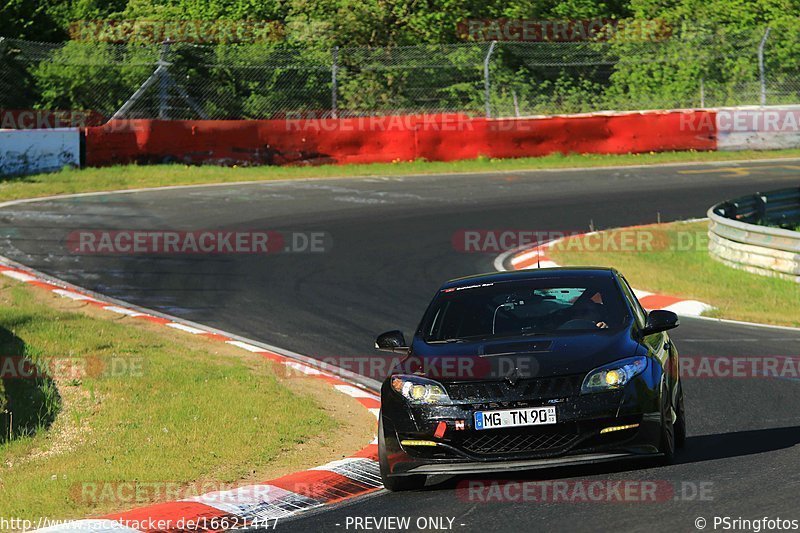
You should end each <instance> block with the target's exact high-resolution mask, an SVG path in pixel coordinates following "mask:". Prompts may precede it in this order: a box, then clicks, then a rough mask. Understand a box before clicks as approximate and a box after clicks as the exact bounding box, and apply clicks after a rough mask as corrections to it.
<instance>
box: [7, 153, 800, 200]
mask: <svg viewBox="0 0 800 533" xmlns="http://www.w3.org/2000/svg"><path fill="white" fill-rule="evenodd" d="M796 157H800V149H792V150H775V151H768V152H761V151H753V150H750V151H743V152H696V151H689V152H661V153H648V154H625V155H602V154H570V155H560V154H553V155H548V156H544V157H528V158H520V159H489V158H484V157H482V158H478V159H472V160H466V161H452V162H434V161H410V162H398V163H375V164H370V165H321V166H285V167H277V166H260V167H217V166H185V165H178V164H175V165H152V166H138V165H124V166H114V167H104V168H88V169H83V170H71V169H65V170H62V171H61V172H56V173H52V174H38V175H33V176H21V177H15V178H4V179H2V181H0V201H7V200H16V199H21V198H32V197H38V196H51V195H56V194H73V193H81V192H90V191H108V190H116V189H136V188H140V187H162V186H167V185H198V184H205V183H226V182H235V181H269V180H278V179H299V178H334V177H359V176H376V175H380V176H395V175H402V174H441V173H453V172H456V173H457V172H500V171H515V170H519V171H524V170H541V169H559V168H573V167H607V166H616V165H656V164H663V163H692V162H706V161H731V160H738V159H754V160H756V159H771V158H796Z"/></svg>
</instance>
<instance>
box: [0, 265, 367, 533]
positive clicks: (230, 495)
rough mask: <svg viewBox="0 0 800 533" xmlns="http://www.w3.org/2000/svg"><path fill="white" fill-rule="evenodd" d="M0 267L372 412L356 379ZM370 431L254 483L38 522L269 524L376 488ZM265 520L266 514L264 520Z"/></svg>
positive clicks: (203, 527)
mask: <svg viewBox="0 0 800 533" xmlns="http://www.w3.org/2000/svg"><path fill="white" fill-rule="evenodd" d="M0 274H2V275H5V276H7V277H9V278H12V279H15V280H17V281H22V282H24V283H28V284H30V285H34V286H37V287H40V288H42V289H45V290H49V291H51V292H52V293H54V294H57V295H59V296H61V297H64V298H70V299H72V300H76V301H81V302H85V303H86V304H88V305H93V306H96V307H99V308H101V309H105V310H106V311H111V312H113V313H118V314H121V315H125V316H128V317H131V318H136V319H140V320H146V321H148V322H153V323H156V324H161V325H163V326H166V327H168V328H173V329H176V330H179V331H183V332H185V333H189V334H192V335H201V336H204V337H209V338H211V339H214V340H217V341H220V342H225V343H227V344H230V345H231V346H236V347H237V348H240V349H243V350H246V351H248V352H251V353H255V354H258V355H261V356H263V357H265V358H267V359H269V360H271V361H274V362H275V363H278V364H283V365H286V366H287V367H290V368H291V369H292V371H295V372H300V373H303V374H305V375H307V376H309V377H313V378H317V379H322V380H324V381H326V382H327V383H328V384H330V385H331V386H332V387H333V388H334V389H335V390H337V391H338V392H340V393H342V394H346V395H348V396H350V397H352V398H354V399H355V400H356V401H357V402H359V403H360V404H361V405H362V406H363V407H364V408H366V409H368V410H369V411H370V413H372V414H373V415H375V417H376V419H377V417H378V413H379V409H380V397H379V396H378V395H376V394H375V393H374V392H372V391H370V390H367V389H365V388H363V387H361V386H359V385H357V384H356V383H351V382H349V381H346V380H345V379H342V378H341V377H339V376H336V375H334V374H333V373H330V372H326V371H324V370H321V369H319V368H315V367H314V366H312V365H311V364H306V363H305V362H302V361H299V360H297V359H294V358H291V357H288V356H286V355H282V354H279V353H275V352H272V351H270V350H266V349H264V348H262V347H260V346H256V345H255V344H250V343H247V342H244V341H241V340H237V339H235V338H233V336H232V335H231V336H228V335H225V334H224V333H222V332H217V331H211V330H207V329H203V328H202V327H197V325H192V324H188V323H185V322H184V321H182V320H180V319H177V318H165V317H163V316H157V315H155V314H149V313H147V312H143V311H140V310H137V309H133V308H130V307H125V306H124V305H120V303H118V302H110V301H108V300H104V299H103V298H102V297H99V296H97V295H90V294H87V293H85V292H83V291H82V290H81V289H80V288H77V287H73V286H71V285H69V284H67V283H64V282H60V281H58V282H56V281H52V280H49V279H47V278H46V277H45V276H41V277H40V276H39V275H37V273H35V272H33V271H29V270H23V269H21V268H18V267H15V266H10V265H6V264H2V263H0ZM382 487H383V485H382V484H381V478H380V473H379V469H378V445H377V438H376V439H375V440H373V441H372V442H371V443H370V444H369V445H367V446H366V447H364V448H363V449H361V450H360V451H358V452H357V453H356V454H354V455H353V456H351V457H348V458H345V459H340V460H337V461H332V462H330V463H327V464H324V465H321V466H317V467H315V468H311V469H309V470H305V471H301V472H295V473H293V474H288V475H286V476H282V477H279V478H276V479H271V480H268V481H265V482H263V483H259V484H251V485H245V486H242V487H239V488H236V489H233V490H228V491H220V492H212V493H208V494H203V495H201V496H198V497H195V498H191V499H187V500H181V501H174V502H166V503H159V504H155V505H150V506H147V507H142V508H139V509H133V510H131V511H125V512H118V513H112V514H109V515H106V516H103V517H100V518H94V519H85V520H75V521H72V522H68V523H65V524H63V525H56V526H51V527H47V528H44V529H40V530H38V531H46V532H58V533H67V532H76V533H77V532H87V531H91V532H115V533H119V532H156V531H158V532H165V531H170V532H172V531H175V532H177V531H223V530H227V529H233V528H241V527H243V526H247V525H248V524H249V525H262V526H269V525H270V524H274V521H275V520H278V519H284V518H287V517H290V516H293V515H297V514H299V513H302V512H304V511H308V510H310V509H317V508H320V507H323V506H325V505H331V504H334V503H337V502H341V501H343V500H346V499H350V498H354V497H356V496H362V495H365V494H368V493H371V492H375V491H377V490H380V489H381V488H382ZM270 520H272V521H273V522H272V523H270Z"/></svg>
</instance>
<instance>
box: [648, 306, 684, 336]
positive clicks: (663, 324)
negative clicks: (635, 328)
mask: <svg viewBox="0 0 800 533" xmlns="http://www.w3.org/2000/svg"><path fill="white" fill-rule="evenodd" d="M680 325H681V322H680V320H678V315H676V314H675V313H673V312H672V311H664V310H663V309H656V310H654V311H650V312H649V313H648V314H647V324H645V326H644V330H642V334H643V335H652V334H653V333H660V332H662V331H667V330H668V329H673V328H677V327H678V326H680Z"/></svg>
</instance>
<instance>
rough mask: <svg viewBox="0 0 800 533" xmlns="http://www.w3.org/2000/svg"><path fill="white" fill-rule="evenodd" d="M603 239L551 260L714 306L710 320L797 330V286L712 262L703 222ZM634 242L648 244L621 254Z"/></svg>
mask: <svg viewBox="0 0 800 533" xmlns="http://www.w3.org/2000/svg"><path fill="white" fill-rule="evenodd" d="M604 233H605V237H598V238H597V239H592V240H591V241H589V240H584V239H582V238H580V237H576V238H571V239H567V240H566V241H563V242H562V243H559V244H557V245H556V246H554V247H553V248H552V249H551V251H550V253H549V255H550V256H551V257H552V258H553V260H555V261H556V262H557V263H559V264H562V265H570V266H573V265H574V266H586V265H596V266H610V267H614V268H617V269H618V270H619V271H620V272H622V273H623V274H624V275H625V277H626V278H627V279H628V281H629V282H630V283H631V285H633V286H634V287H636V288H637V289H643V290H646V291H651V292H656V293H661V294H669V295H672V296H681V297H684V298H687V299H693V300H700V301H703V302H706V303H708V304H711V305H713V306H714V307H715V308H716V309H715V310H714V311H711V312H710V313H708V315H709V316H713V317H717V318H729V319H733V320H745V321H748V322H759V323H764V324H779V325H786V326H800V314H798V313H797V305H798V302H800V284H798V283H794V282H792V281H788V280H782V279H777V278H769V277H765V276H758V275H756V274H750V273H748V272H743V271H741V270H736V269H733V268H730V267H727V266H725V265H723V264H722V263H718V262H717V261H714V260H713V259H711V256H709V254H708V248H707V245H708V235H707V222H688V223H687V222H676V223H672V224H662V225H659V226H648V227H646V228H641V229H630V230H626V229H620V230H610V231H608V232H604ZM626 239H630V240H629V241H626ZM637 239H638V241H639V242H648V243H650V244H649V245H645V246H644V247H642V246H635V247H633V248H627V247H625V248H626V249H629V250H630V251H621V250H620V249H622V248H624V247H623V246H622V244H623V243H624V242H636V241H637ZM601 241H602V242H607V243H609V244H608V245H607V246H605V247H604V248H607V249H603V250H602V251H599V250H596V248H597V246H598V245H599V243H600V242H601ZM611 243H616V244H611ZM634 248H635V250H634ZM642 252H645V253H642Z"/></svg>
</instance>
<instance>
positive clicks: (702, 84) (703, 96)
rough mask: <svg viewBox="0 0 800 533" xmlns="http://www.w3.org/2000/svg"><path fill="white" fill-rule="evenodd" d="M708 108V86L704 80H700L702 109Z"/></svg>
mask: <svg viewBox="0 0 800 533" xmlns="http://www.w3.org/2000/svg"><path fill="white" fill-rule="evenodd" d="M705 107H706V84H705V80H704V79H703V78H700V109H703V108H705Z"/></svg>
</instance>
